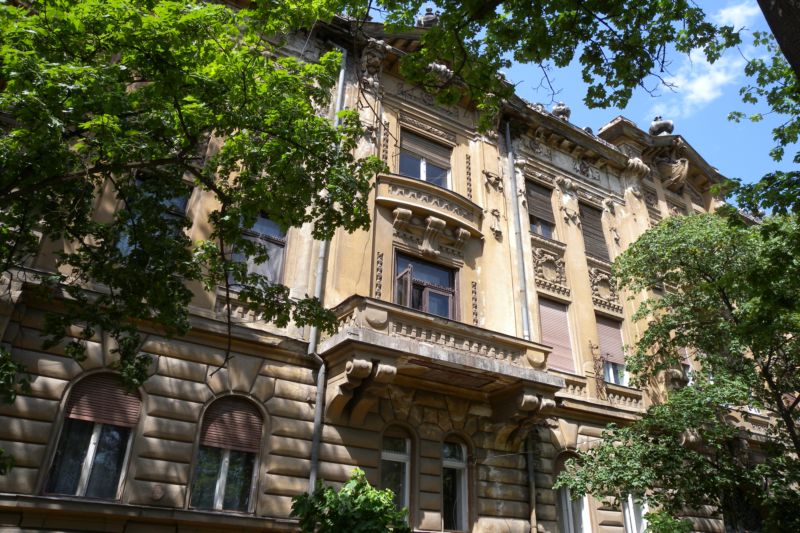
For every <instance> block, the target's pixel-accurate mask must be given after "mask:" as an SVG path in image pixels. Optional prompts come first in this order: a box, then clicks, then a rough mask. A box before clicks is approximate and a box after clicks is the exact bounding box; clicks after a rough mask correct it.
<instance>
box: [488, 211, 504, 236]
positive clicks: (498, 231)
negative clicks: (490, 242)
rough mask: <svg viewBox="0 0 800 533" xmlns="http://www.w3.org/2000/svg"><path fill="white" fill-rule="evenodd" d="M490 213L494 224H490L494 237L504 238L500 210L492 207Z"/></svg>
mask: <svg viewBox="0 0 800 533" xmlns="http://www.w3.org/2000/svg"><path fill="white" fill-rule="evenodd" d="M489 214H490V215H492V224H491V225H490V226H489V229H490V230H492V234H493V235H494V238H495V239H497V240H498V241H500V240H502V239H503V229H502V228H501V226H500V210H499V209H492V210H491V211H489Z"/></svg>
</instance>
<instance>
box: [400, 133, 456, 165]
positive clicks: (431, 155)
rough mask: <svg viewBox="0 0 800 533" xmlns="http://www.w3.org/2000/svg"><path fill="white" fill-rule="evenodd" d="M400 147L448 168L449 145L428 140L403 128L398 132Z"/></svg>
mask: <svg viewBox="0 0 800 533" xmlns="http://www.w3.org/2000/svg"><path fill="white" fill-rule="evenodd" d="M400 148H402V149H403V150H408V151H409V152H413V153H415V154H417V155H419V156H422V157H424V158H425V159H426V160H428V161H430V162H431V163H433V164H434V165H436V166H439V167H442V168H450V154H451V152H452V150H451V149H450V147H449V146H443V145H441V144H439V143H435V142H433V141H429V140H428V139H426V138H425V137H422V136H420V135H417V134H415V133H411V132H410V131H405V130H404V131H402V132H401V134H400Z"/></svg>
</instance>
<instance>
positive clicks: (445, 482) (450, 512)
mask: <svg viewBox="0 0 800 533" xmlns="http://www.w3.org/2000/svg"><path fill="white" fill-rule="evenodd" d="M460 474H461V472H460V471H459V470H456V469H454V468H443V469H442V518H443V520H444V528H445V529H460V525H461V524H460V522H461V520H460V517H461V505H462V502H461V501H460V500H461V494H459V493H460V490H461V483H460V481H461V480H460V477H461V476H460Z"/></svg>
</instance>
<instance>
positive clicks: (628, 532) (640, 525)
mask: <svg viewBox="0 0 800 533" xmlns="http://www.w3.org/2000/svg"><path fill="white" fill-rule="evenodd" d="M636 508H638V509H640V511H641V512H640V521H638V522H637V520H636V515H635V509H636ZM645 514H647V503H644V502H643V503H641V504H639V503H637V502H636V500H634V498H633V494H628V496H627V497H626V498H625V499H624V500H622V519H623V527H624V529H625V533H645V531H647V519H646V518H645V517H644V515H645Z"/></svg>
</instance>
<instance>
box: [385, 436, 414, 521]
mask: <svg viewBox="0 0 800 533" xmlns="http://www.w3.org/2000/svg"><path fill="white" fill-rule="evenodd" d="M381 488H382V489H392V492H394V504H395V505H396V506H397V508H398V509H402V508H403V507H406V508H408V507H409V505H410V500H411V438H410V437H409V436H408V433H407V432H406V431H404V430H402V429H401V428H399V427H390V428H389V429H387V430H386V432H384V434H383V441H382V445H381Z"/></svg>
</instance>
